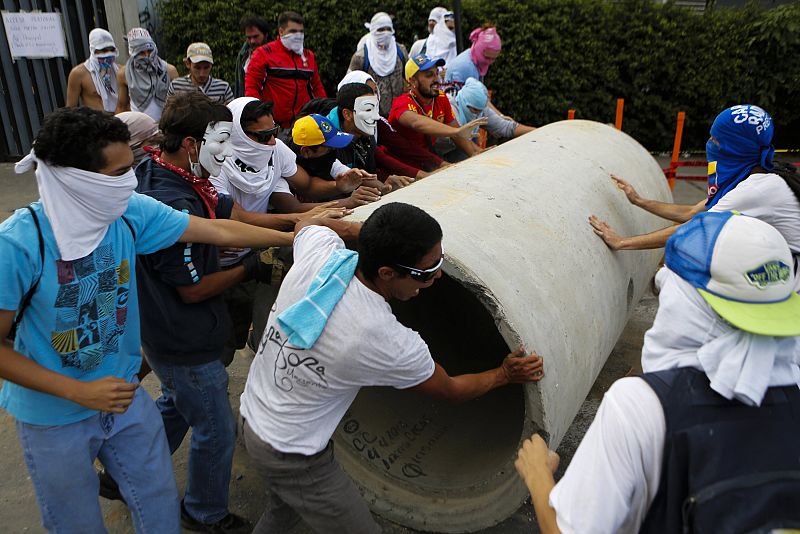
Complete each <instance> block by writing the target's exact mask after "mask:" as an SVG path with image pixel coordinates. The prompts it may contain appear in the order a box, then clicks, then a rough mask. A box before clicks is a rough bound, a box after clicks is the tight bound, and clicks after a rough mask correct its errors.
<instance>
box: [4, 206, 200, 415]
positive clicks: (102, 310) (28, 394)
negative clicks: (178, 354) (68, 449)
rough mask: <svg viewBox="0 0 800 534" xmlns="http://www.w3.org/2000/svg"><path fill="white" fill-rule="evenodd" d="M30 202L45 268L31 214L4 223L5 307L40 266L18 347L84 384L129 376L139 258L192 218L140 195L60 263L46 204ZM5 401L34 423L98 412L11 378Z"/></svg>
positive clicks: (17, 299)
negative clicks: (87, 249)
mask: <svg viewBox="0 0 800 534" xmlns="http://www.w3.org/2000/svg"><path fill="white" fill-rule="evenodd" d="M32 207H33V209H34V211H35V212H36V215H37V216H38V218H39V223H40V225H41V229H42V236H43V238H44V250H45V258H44V266H43V269H42V265H40V264H41V260H40V257H41V256H40V253H39V240H38V237H37V232H36V225H35V223H34V221H33V217H32V216H31V214H30V213H29V212H28V210H27V209H21V210H17V211H16V213H14V215H12V216H11V217H10V218H9V219H7V220H6V221H5V222H3V223H2V224H0V288H2V291H0V309H3V310H17V309H18V308H19V305H20V303H21V302H22V299H23V297H24V295H25V293H26V292H27V291H28V289H29V288H30V287H31V286H32V285H33V283H34V282H35V280H36V278H37V277H38V276H39V273H40V272H41V278H40V281H39V286H38V287H37V289H36V292H35V293H34V295H33V299H32V300H31V303H30V305H29V306H28V308H27V309H26V310H25V313H24V315H23V318H22V321H21V323H20V325H19V329H18V330H17V337H16V340H15V342H14V349H15V350H16V351H17V352H19V353H21V354H23V355H25V356H27V357H28V358H30V359H32V360H33V361H35V362H36V363H38V364H39V365H41V366H43V367H46V368H48V369H50V370H52V371H55V372H57V373H61V374H64V375H67V376H70V377H72V378H75V379H78V380H82V381H90V380H95V379H98V378H103V377H105V376H116V377H119V378H122V379H124V380H127V381H129V382H130V381H132V380H133V377H134V375H135V374H136V373H137V372H138V371H139V367H140V365H141V356H140V352H139V347H140V334H139V304H138V295H137V288H136V276H135V273H136V255H137V254H149V253H151V252H155V251H157V250H160V249H162V248H165V247H169V246H170V245H172V244H174V243H175V242H176V241H177V240H178V238H180V236H181V235H182V234H183V232H184V231H185V230H186V228H187V226H188V225H189V216H188V215H187V214H185V213H181V212H179V211H176V210H174V209H172V208H170V207H169V206H167V205H165V204H162V203H161V202H158V201H157V200H154V199H152V198H150V197H147V196H144V195H139V194H136V193H134V195H133V196H132V197H131V199H130V202H129V204H128V209H127V210H126V211H125V213H124V215H123V217H124V219H125V220H127V222H128V223H127V224H126V222H125V220H123V219H122V218H120V219H117V220H116V221H115V222H114V223H113V224H111V226H109V228H108V231H107V232H106V235H105V237H103V240H102V241H101V242H100V244H99V245H98V246H97V248H96V249H95V250H94V251H93V252H92V253H91V254H89V255H88V256H86V257H84V258H80V259H77V260H73V261H62V260H61V259H60V257H61V255H60V253H59V252H58V246H57V245H56V241H55V237H54V236H53V230H52V228H51V226H50V222H49V221H48V220H47V216H46V215H45V213H44V208H43V206H42V204H41V202H40V201H37V202H35V203H33V204H32ZM128 224H130V226H128ZM134 234H135V240H134ZM0 406H2V407H3V408H5V409H6V410H7V411H8V412H9V413H10V414H11V415H13V416H14V417H15V418H16V419H18V420H20V421H22V422H25V423H30V424H36V425H65V424H69V423H74V422H77V421H81V420H83V419H86V418H87V417H90V416H92V415H93V414H95V413H96V412H95V411H94V410H90V409H88V408H84V407H83V406H80V405H79V404H76V403H74V402H71V401H68V400H66V399H62V398H60V397H56V396H53V395H48V394H46V393H41V392H38V391H34V390H31V389H28V388H24V387H22V386H19V385H17V384H14V383H12V382H8V381H6V382H5V383H4V384H3V390H2V392H0Z"/></svg>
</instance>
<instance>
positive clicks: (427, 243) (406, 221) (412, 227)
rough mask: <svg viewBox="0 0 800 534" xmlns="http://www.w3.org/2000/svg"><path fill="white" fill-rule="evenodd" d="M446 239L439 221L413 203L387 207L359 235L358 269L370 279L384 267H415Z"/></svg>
mask: <svg viewBox="0 0 800 534" xmlns="http://www.w3.org/2000/svg"><path fill="white" fill-rule="evenodd" d="M441 240H442V227H441V226H439V223H438V222H436V219H434V218H433V217H431V216H430V215H428V214H427V213H426V212H424V211H423V210H421V209H419V208H418V207H416V206H412V205H411V204H403V203H402V202H390V203H388V204H384V205H383V206H381V207H380V208H378V209H377V210H375V211H374V212H373V213H372V215H370V216H369V218H367V220H366V222H364V226H362V227H361V232H360V234H359V236H358V268H359V269H360V270H361V272H362V273H363V274H364V276H365V277H367V279H368V280H374V279H375V278H376V277H377V276H378V269H380V268H381V267H392V266H393V265H397V264H400V265H406V266H408V267H413V266H414V265H416V264H417V262H418V261H419V260H421V259H422V257H423V256H425V254H427V253H428V252H430V250H431V249H432V248H433V247H434V246H435V245H436V243H438V242H439V241H441Z"/></svg>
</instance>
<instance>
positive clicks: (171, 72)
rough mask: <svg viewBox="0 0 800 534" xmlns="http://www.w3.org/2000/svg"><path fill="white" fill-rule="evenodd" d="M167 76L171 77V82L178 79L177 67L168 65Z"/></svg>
mask: <svg viewBox="0 0 800 534" xmlns="http://www.w3.org/2000/svg"><path fill="white" fill-rule="evenodd" d="M167 76H169V79H170V81H172V80H174V79H175V78H177V77H178V69H176V68H175V65H170V64H169V63H167Z"/></svg>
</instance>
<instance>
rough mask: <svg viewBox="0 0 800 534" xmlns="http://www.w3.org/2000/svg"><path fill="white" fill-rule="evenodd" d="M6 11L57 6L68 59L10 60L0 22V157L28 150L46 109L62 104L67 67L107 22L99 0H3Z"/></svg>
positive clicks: (82, 57)
mask: <svg viewBox="0 0 800 534" xmlns="http://www.w3.org/2000/svg"><path fill="white" fill-rule="evenodd" d="M2 8H3V9H4V10H6V11H14V12H16V11H20V10H22V11H33V10H40V11H44V12H54V11H58V12H60V13H61V14H62V24H63V27H64V36H65V38H66V41H67V43H66V44H67V53H68V57H66V58H53V59H16V60H12V58H11V53H10V50H9V47H8V41H7V40H6V29H5V27H4V26H2V21H0V28H2V35H0V65H1V66H2V71H1V72H0V121H1V122H2V127H0V160H7V159H11V158H17V157H19V156H21V155H24V154H27V153H28V152H29V151H30V149H31V141H32V140H33V137H34V136H35V135H36V132H37V131H38V130H39V126H40V124H41V121H42V119H43V118H44V116H45V115H46V114H47V113H50V112H51V111H53V110H54V109H56V108H58V107H61V106H63V105H64V103H65V98H66V94H67V76H68V75H69V71H70V69H71V68H72V67H73V66H74V65H76V64H78V63H80V62H82V61H84V60H85V59H86V58H87V57H88V48H89V43H88V35H89V32H90V31H91V30H92V28H94V27H95V26H97V25H100V26H103V27H105V25H106V19H105V13H104V10H103V2H102V0H4V1H3V2H2Z"/></svg>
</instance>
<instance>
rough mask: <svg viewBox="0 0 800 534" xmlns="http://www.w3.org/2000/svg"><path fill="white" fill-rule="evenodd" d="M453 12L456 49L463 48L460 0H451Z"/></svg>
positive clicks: (460, 50) (459, 50)
mask: <svg viewBox="0 0 800 534" xmlns="http://www.w3.org/2000/svg"><path fill="white" fill-rule="evenodd" d="M453 14H454V15H455V18H456V50H458V53H459V54H460V53H461V52H462V51H463V50H464V36H463V35H462V34H461V0H453Z"/></svg>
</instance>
